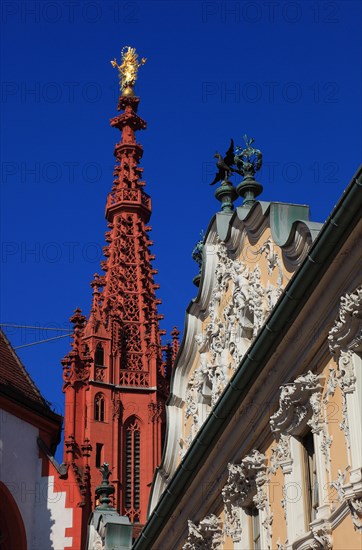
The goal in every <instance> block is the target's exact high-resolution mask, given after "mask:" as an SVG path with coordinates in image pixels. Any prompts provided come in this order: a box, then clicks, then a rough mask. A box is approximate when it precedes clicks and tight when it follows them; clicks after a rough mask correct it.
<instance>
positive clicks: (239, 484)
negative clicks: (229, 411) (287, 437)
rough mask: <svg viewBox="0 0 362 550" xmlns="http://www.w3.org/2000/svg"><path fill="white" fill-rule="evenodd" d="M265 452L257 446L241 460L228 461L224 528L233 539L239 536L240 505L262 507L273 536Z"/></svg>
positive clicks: (265, 521)
mask: <svg viewBox="0 0 362 550" xmlns="http://www.w3.org/2000/svg"><path fill="white" fill-rule="evenodd" d="M266 460H267V459H266V456H265V455H264V454H262V453H260V452H259V451H258V450H256V449H254V450H253V451H252V452H251V453H250V455H248V456H246V457H245V458H244V459H243V460H242V461H241V463H240V464H228V480H227V483H226V485H225V486H224V488H223V490H222V497H223V501H224V510H225V532H226V534H227V535H229V536H231V538H232V539H233V540H240V535H241V529H242V528H241V520H240V511H241V508H247V507H249V506H251V505H253V504H254V505H255V506H256V507H257V508H258V509H259V510H263V511H264V512H265V513H264V516H263V521H262V526H263V528H264V529H265V530H266V533H267V540H268V541H269V540H271V524H272V521H273V517H272V514H271V511H270V506H269V503H268V497H267V493H266V487H265V484H266V482H267V475H266V474H267V469H266Z"/></svg>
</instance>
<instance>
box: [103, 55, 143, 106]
mask: <svg viewBox="0 0 362 550" xmlns="http://www.w3.org/2000/svg"><path fill="white" fill-rule="evenodd" d="M121 56H122V63H121V65H118V63H117V61H116V58H114V59H113V61H111V64H112V67H116V68H117V69H118V71H119V80H120V83H119V84H120V89H121V92H122V95H128V96H129V95H130V96H133V95H134V91H133V87H134V85H135V82H136V80H137V73H138V69H139V68H140V67H141V65H144V64H145V63H146V58H145V57H142V59H141V63H138V54H137V53H136V48H131V46H124V48H122V51H121Z"/></svg>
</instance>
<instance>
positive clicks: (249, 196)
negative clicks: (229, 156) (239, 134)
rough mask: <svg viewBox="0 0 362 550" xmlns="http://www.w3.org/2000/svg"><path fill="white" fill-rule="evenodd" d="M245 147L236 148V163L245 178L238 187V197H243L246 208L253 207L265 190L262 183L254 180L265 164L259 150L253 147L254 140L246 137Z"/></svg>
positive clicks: (238, 170) (239, 172)
mask: <svg viewBox="0 0 362 550" xmlns="http://www.w3.org/2000/svg"><path fill="white" fill-rule="evenodd" d="M244 141H245V147H240V146H239V145H237V146H236V152H235V156H234V162H235V165H236V167H237V172H238V174H241V175H242V176H243V180H242V181H241V183H239V185H238V186H237V187H236V191H237V193H238V195H240V196H241V197H243V199H244V201H243V205H244V206H248V207H250V206H252V205H253V203H254V202H255V199H256V197H257V196H258V195H260V193H261V192H262V190H263V186H262V185H261V183H259V182H257V181H256V180H255V178H254V176H255V173H256V172H257V171H258V170H260V168H261V166H262V163H263V155H262V153H261V151H259V149H255V148H254V147H252V144H253V143H254V139H253V138H248V136H247V135H246V134H245V135H244Z"/></svg>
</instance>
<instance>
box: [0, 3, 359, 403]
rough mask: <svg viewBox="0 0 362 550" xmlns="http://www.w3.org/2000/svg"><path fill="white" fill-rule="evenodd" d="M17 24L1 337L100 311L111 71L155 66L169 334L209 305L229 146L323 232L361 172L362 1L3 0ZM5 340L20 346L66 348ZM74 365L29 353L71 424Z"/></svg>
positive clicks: (157, 223) (7, 16)
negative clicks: (199, 287)
mask: <svg viewBox="0 0 362 550" xmlns="http://www.w3.org/2000/svg"><path fill="white" fill-rule="evenodd" d="M1 19H2V54H1V55H2V60H1V61H2V85H1V109H2V120H3V123H2V131H1V138H2V139H1V153H2V154H1V158H2V160H1V208H2V218H1V241H2V248H1V253H2V256H1V261H2V266H1V268H2V269H1V272H2V277H1V322H2V323H14V324H24V325H25V324H26V325H33V326H36V327H54V328H63V329H64V328H67V327H68V326H69V323H68V319H69V316H70V315H71V314H72V312H73V310H74V308H75V307H78V306H79V307H81V308H82V309H83V310H84V311H85V312H86V313H88V311H89V306H90V298H91V289H90V286H89V282H90V281H91V279H92V276H93V274H94V273H95V272H96V271H98V272H99V271H100V267H99V262H100V261H101V259H102V255H101V249H102V247H103V245H104V244H105V243H104V231H105V229H106V222H105V220H104V206H105V200H106V195H107V193H108V192H109V191H110V188H111V185H112V171H113V166H114V157H113V148H114V145H115V143H116V141H118V140H119V138H120V135H119V134H118V131H116V130H114V129H113V128H111V127H110V126H109V119H110V118H111V117H112V116H114V115H115V114H116V113H117V111H116V105H117V90H118V82H117V72H116V71H115V70H114V69H113V68H112V67H111V64H110V60H111V59H113V58H114V57H117V59H118V60H119V58H120V50H121V48H122V46H124V45H132V46H135V47H136V48H137V51H138V52H139V54H140V56H145V57H147V64H146V65H145V66H144V67H142V68H141V69H140V73H139V80H138V83H137V88H136V91H137V93H138V95H140V97H141V104H140V108H139V114H140V116H142V117H143V118H144V119H145V120H146V121H147V123H148V128H147V130H146V131H144V132H140V133H139V135H138V140H139V142H140V143H142V145H143V146H144V157H143V161H142V166H143V167H144V176H145V180H146V183H147V187H146V190H147V192H148V193H149V194H150V195H151V196H152V201H153V216H152V219H151V224H152V226H153V231H152V238H153V240H154V242H155V244H154V247H153V250H154V252H155V254H156V261H155V262H154V264H155V267H156V268H158V270H159V275H158V276H157V281H156V282H158V283H159V284H160V285H161V288H160V290H159V296H160V297H161V298H162V300H163V304H162V305H161V306H160V312H161V313H163V314H164V315H165V320H164V321H163V323H162V328H165V329H166V330H168V331H170V330H171V329H172V327H173V326H174V325H175V324H176V325H177V326H178V327H179V328H181V329H182V327H183V322H184V312H185V309H186V307H187V305H188V303H189V302H190V300H191V299H192V298H193V297H195V296H196V288H195V287H194V286H193V284H192V278H193V277H194V276H195V274H196V273H197V266H196V264H195V262H194V261H193V260H192V259H191V252H192V249H193V246H194V244H195V243H196V241H197V240H198V236H199V233H200V231H201V230H202V229H204V230H205V229H206V228H207V225H208V223H209V220H210V219H211V217H212V216H213V214H214V213H215V212H217V210H218V209H219V203H218V202H217V201H216V199H215V198H214V188H212V187H209V185H208V184H209V182H211V181H212V179H213V177H214V173H215V168H214V164H213V162H214V159H213V154H214V152H215V150H218V151H220V152H222V153H223V152H225V151H226V149H227V148H228V145H229V140H230V137H233V138H234V140H235V142H236V144H240V143H242V136H243V135H244V134H245V133H246V134H248V135H250V136H253V137H254V138H255V145H256V146H257V147H259V148H260V149H261V150H262V152H263V155H264V168H263V170H262V171H261V173H260V174H259V176H258V180H259V181H260V182H261V183H262V184H263V185H264V192H263V194H262V196H261V197H260V198H261V199H263V200H274V201H281V202H292V203H300V204H309V205H310V206H311V217H312V219H313V220H315V221H324V220H325V219H326V218H327V217H328V214H329V213H330V211H331V209H332V208H333V206H334V205H335V203H336V202H337V200H338V198H339V197H340V195H341V193H342V192H343V189H344V188H345V187H346V186H347V184H348V183H349V181H350V179H351V178H352V176H353V174H354V172H355V171H356V169H357V167H358V165H359V163H360V157H361V129H362V128H361V101H360V98H361V74H362V73H361V47H360V28H361V3H360V2H359V1H349V0H344V1H343V2H338V1H329V0H326V1H318V0H317V1H308V0H307V1H294V0H293V1H292V0H285V1H284V0H279V1H277V0H275V1H270V2H269V1H266V0H265V1H261V0H253V1H249V0H242V1H230V2H229V1H226V2H221V1H220V2H218V1H192V2H191V1H184V2H178V1H171V2H166V1H157V2H154V1H151V0H147V1H129V2H116V1H113V0H111V1H106V2H100V1H97V0H95V1H89V2H88V1H74V2H67V1H64V2H63V1H57V0H55V1H49V2H48V1H47V0H44V1H41V2H20V1H19V2H10V1H4V2H3V3H2V6H1ZM236 183H237V182H236ZM239 202H240V201H239ZM6 334H7V335H8V337H9V339H10V340H11V342H12V343H13V345H14V346H20V345H24V344H26V343H30V342H33V341H35V340H41V339H45V338H49V337H51V336H57V335H59V334H60V333H59V332H53V333H50V332H45V331H43V330H41V329H40V328H37V329H34V330H32V331H29V330H27V331H26V330H15V329H11V328H8V329H6ZM68 349H69V339H68V338H64V339H61V340H58V341H55V342H50V343H46V344H41V345H38V346H32V347H29V348H23V349H19V355H20V357H21V359H22V360H23V362H24V364H25V365H26V367H27V369H28V370H29V372H30V374H31V375H32V377H33V378H34V380H35V381H36V383H37V384H38V386H39V387H40V389H41V390H42V392H43V394H44V395H45V397H46V398H47V399H48V400H49V401H51V402H52V403H53V405H54V407H55V410H57V411H58V412H62V410H63V395H62V393H61V385H62V378H61V365H60V359H61V358H62V357H63V356H64V355H65V353H66V352H67V351H68Z"/></svg>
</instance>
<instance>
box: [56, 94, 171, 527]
mask: <svg viewBox="0 0 362 550" xmlns="http://www.w3.org/2000/svg"><path fill="white" fill-rule="evenodd" d="M122 89H123V95H121V96H120V98H119V103H118V110H119V111H122V113H121V114H120V115H118V116H116V117H114V118H112V119H111V126H113V127H114V128H117V129H118V130H120V131H121V132H122V135H121V140H120V142H119V143H117V144H116V146H115V150H114V155H115V157H116V161H117V162H116V166H115V170H114V176H115V179H114V182H113V187H112V189H111V192H110V193H109V195H108V198H107V203H106V213H105V215H106V219H107V221H108V231H107V232H106V242H107V245H106V246H105V247H104V256H105V258H106V259H105V260H104V261H103V262H102V264H101V265H102V269H103V270H104V272H105V274H104V275H103V276H99V275H98V274H95V276H94V280H93V281H92V283H91V286H92V288H93V299H92V307H91V312H90V316H89V319H88V321H86V319H85V318H84V317H83V316H82V315H81V312H80V311H78V310H76V313H75V315H74V316H73V317H72V321H73V322H74V325H75V329H74V343H73V345H72V347H73V350H72V351H71V352H70V353H69V355H68V356H66V357H65V358H64V360H63V366H64V380H65V384H64V391H65V394H66V417H65V427H64V431H65V457H64V459H65V461H66V462H67V463H68V464H69V465H70V466H71V467H72V468H73V469H76V470H77V471H78V472H79V479H80V480H81V481H80V482H81V483H83V484H84V483H86V482H87V483H88V478H89V480H90V481H89V483H90V495H91V498H92V503H91V506H92V507H93V506H94V503H95V501H94V495H95V487H96V486H97V485H98V483H99V474H98V472H97V468H99V467H100V465H101V463H103V462H107V463H109V465H110V468H111V469H112V483H113V484H114V486H115V495H114V505H115V506H116V508H117V509H118V511H119V512H120V513H121V514H127V515H128V516H129V518H130V520H131V521H132V522H133V523H135V524H140V525H141V524H142V523H144V522H145V520H146V512H147V503H148V496H149V490H150V485H151V482H152V479H153V473H154V470H155V468H156V467H157V465H158V464H159V463H160V459H161V443H162V442H161V438H162V433H163V431H164V429H163V428H164V423H165V409H164V404H165V400H166V398H167V394H168V381H169V376H168V375H167V373H166V372H165V364H164V362H163V357H162V347H161V335H162V334H163V333H164V331H160V329H159V320H160V319H161V318H162V316H161V315H159V314H158V312H157V305H158V304H159V303H160V300H157V299H156V295H155V290H156V289H157V288H158V285H156V284H155V283H154V279H153V276H154V274H155V273H157V270H155V269H153V268H152V266H151V261H152V260H153V259H154V256H153V255H152V254H151V252H150V250H149V247H150V246H151V245H152V242H151V241H150V239H149V238H148V234H147V233H148V231H149V230H150V229H151V228H150V227H149V226H148V225H147V223H148V221H149V218H150V215H151V199H150V197H149V196H148V195H147V194H146V193H145V192H144V190H143V187H144V185H145V183H144V181H142V179H141V178H142V172H143V169H142V168H141V167H140V166H139V162H140V160H141V158H142V154H143V149H142V146H141V145H140V144H138V143H137V141H136V132H137V131H138V130H143V129H145V128H146V122H145V121H144V120H142V119H141V118H140V117H139V116H138V114H137V109H138V105H139V98H138V97H135V96H134V95H133V91H132V89H131V88H130V87H129V86H128V87H126V88H122ZM126 94H127V95H126ZM84 478H85V479H84ZM83 493H84V494H85V491H83ZM84 498H85V501H86V500H87V495H85V497H84ZM88 498H89V497H88ZM85 504H86V503H85ZM86 519H88V516H87V518H86Z"/></svg>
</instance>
